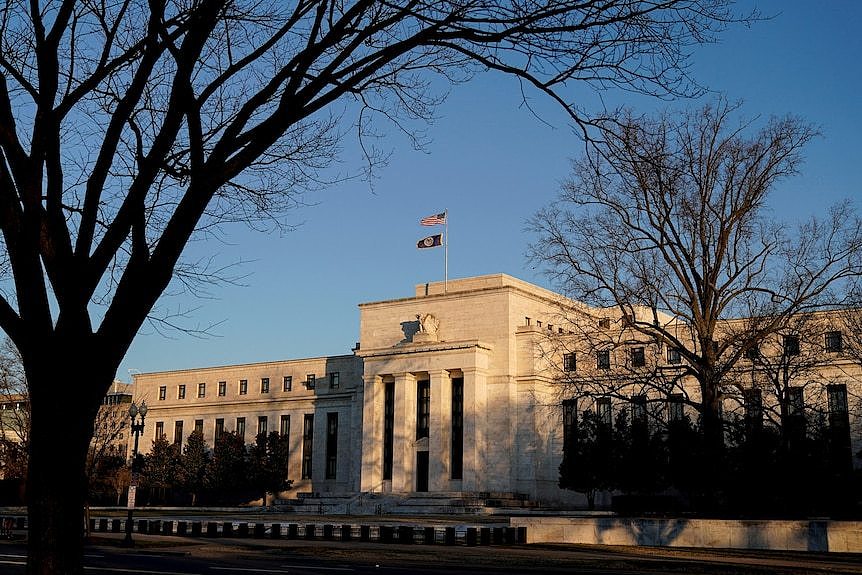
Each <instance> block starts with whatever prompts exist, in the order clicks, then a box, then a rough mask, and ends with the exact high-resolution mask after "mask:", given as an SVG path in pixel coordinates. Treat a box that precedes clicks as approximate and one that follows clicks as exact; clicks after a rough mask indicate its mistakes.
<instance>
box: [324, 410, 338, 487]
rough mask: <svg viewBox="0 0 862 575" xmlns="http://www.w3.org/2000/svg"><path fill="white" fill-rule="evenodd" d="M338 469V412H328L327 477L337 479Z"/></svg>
mask: <svg viewBox="0 0 862 575" xmlns="http://www.w3.org/2000/svg"><path fill="white" fill-rule="evenodd" d="M337 470H338V413H337V412H333V413H327V414H326V478H327V479H335V476H336V472H337Z"/></svg>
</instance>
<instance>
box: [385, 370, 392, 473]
mask: <svg viewBox="0 0 862 575" xmlns="http://www.w3.org/2000/svg"><path fill="white" fill-rule="evenodd" d="M394 444H395V382H394V381H387V382H386V383H385V384H384V388H383V479H384V480H389V479H392V457H393V452H394Z"/></svg>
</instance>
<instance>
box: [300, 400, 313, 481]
mask: <svg viewBox="0 0 862 575" xmlns="http://www.w3.org/2000/svg"><path fill="white" fill-rule="evenodd" d="M313 450H314V414H313V413H306V414H305V418H304V419H303V421H302V478H303V479H311V462H312V459H313V455H314V453H313Z"/></svg>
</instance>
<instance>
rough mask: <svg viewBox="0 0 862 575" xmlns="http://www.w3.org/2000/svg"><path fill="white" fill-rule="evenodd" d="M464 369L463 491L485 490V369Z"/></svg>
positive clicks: (486, 389)
mask: <svg viewBox="0 0 862 575" xmlns="http://www.w3.org/2000/svg"><path fill="white" fill-rule="evenodd" d="M463 372H464V479H463V481H462V489H463V490H464V491H487V489H483V487H484V486H485V485H486V483H487V481H486V480H485V474H486V473H487V465H486V464H485V452H486V449H487V437H486V436H485V430H486V426H487V415H486V410H487V407H488V386H487V378H486V375H485V372H484V371H483V370H481V369H478V368H467V369H464V370H463Z"/></svg>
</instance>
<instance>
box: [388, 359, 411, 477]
mask: <svg viewBox="0 0 862 575" xmlns="http://www.w3.org/2000/svg"><path fill="white" fill-rule="evenodd" d="M381 438H382V435H381ZM394 438H395V441H394V442H393V443H394V445H393V449H392V451H393V457H392V491H394V492H396V493H399V492H400V493H403V492H408V491H415V490H416V480H415V473H414V467H415V466H416V451H415V449H414V445H415V443H416V378H415V377H414V376H413V374H412V373H397V374H395V429H394Z"/></svg>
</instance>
